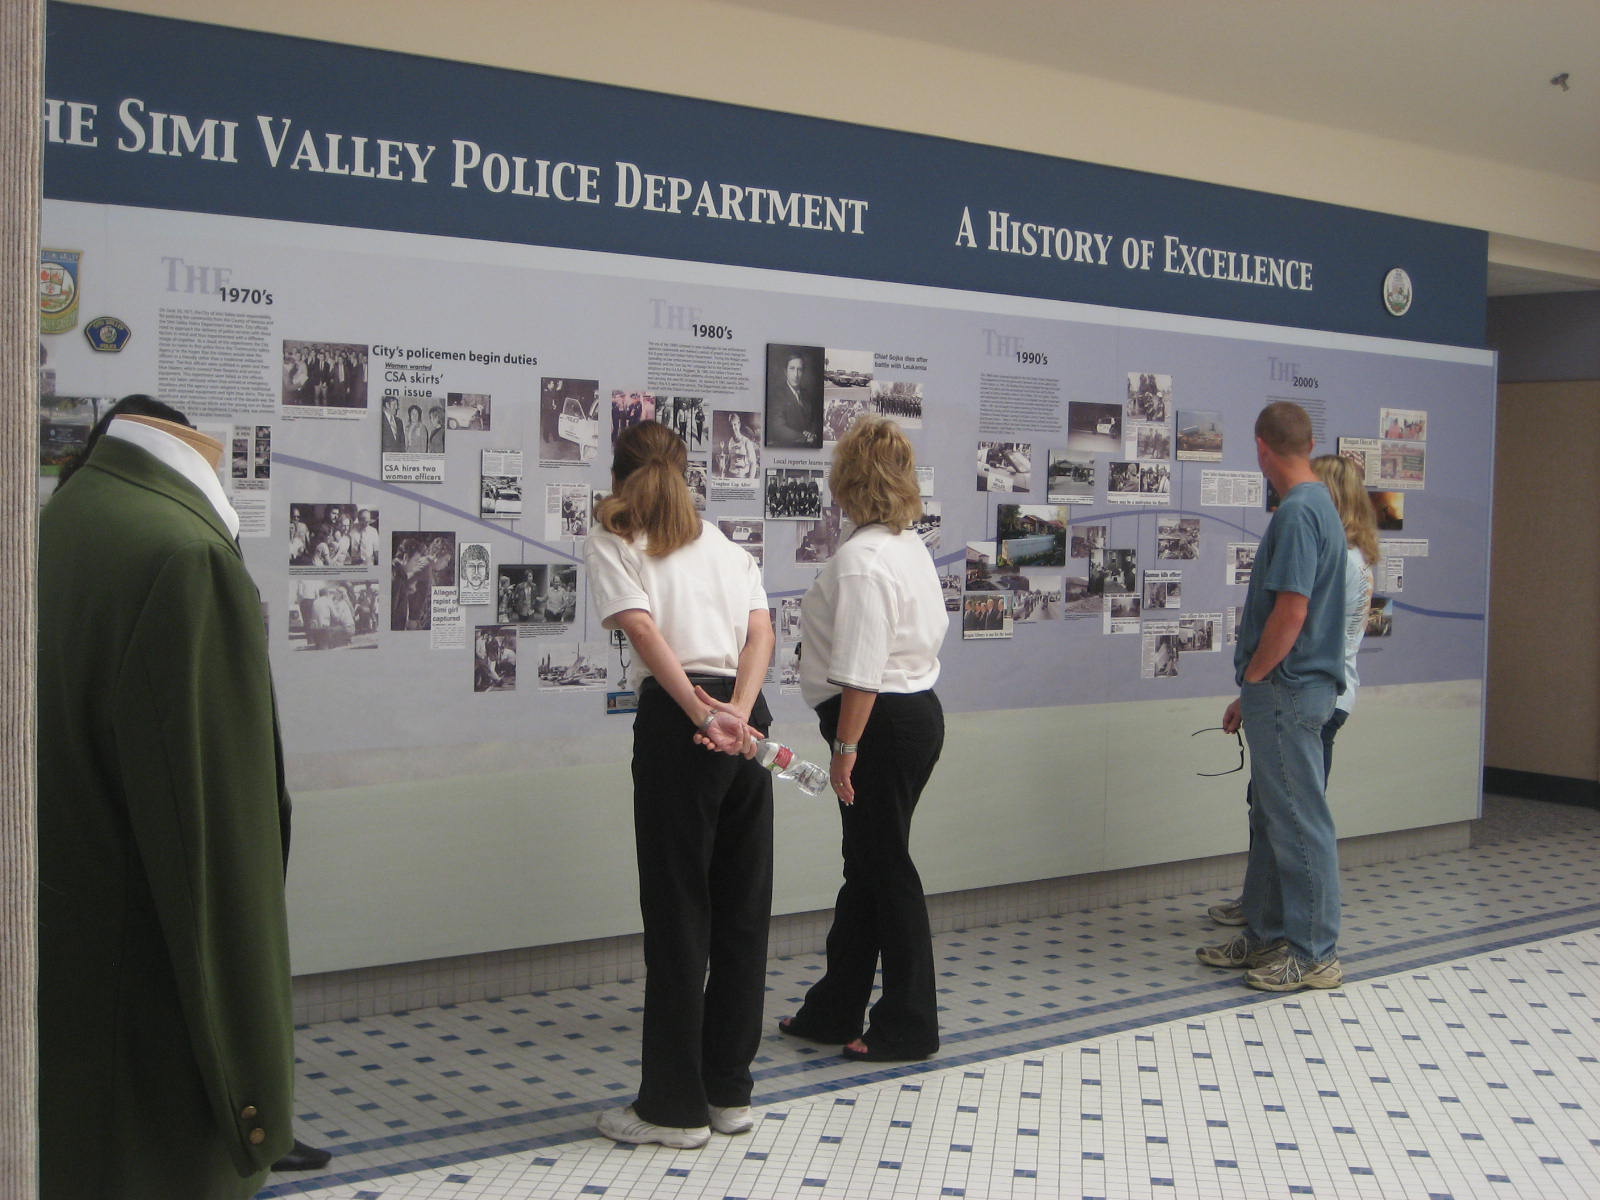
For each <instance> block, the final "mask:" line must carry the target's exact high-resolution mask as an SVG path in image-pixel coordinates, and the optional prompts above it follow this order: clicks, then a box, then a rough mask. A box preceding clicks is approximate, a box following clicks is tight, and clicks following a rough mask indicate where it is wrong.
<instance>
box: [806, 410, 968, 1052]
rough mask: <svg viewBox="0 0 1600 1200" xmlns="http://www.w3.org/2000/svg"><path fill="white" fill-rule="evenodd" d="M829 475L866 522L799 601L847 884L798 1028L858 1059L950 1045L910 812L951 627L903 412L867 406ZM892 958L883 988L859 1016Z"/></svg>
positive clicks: (939, 739) (935, 718) (939, 731)
mask: <svg viewBox="0 0 1600 1200" xmlns="http://www.w3.org/2000/svg"><path fill="white" fill-rule="evenodd" d="M828 482H829V486H830V487H831V488H832V489H833V495H834V499H835V501H836V502H837V503H838V504H839V506H840V507H841V508H842V509H843V510H844V514H845V516H846V517H848V518H849V519H850V521H851V523H852V524H853V525H854V526H855V528H854V529H853V530H852V531H851V532H850V534H849V537H848V538H847V539H846V541H845V542H844V543H843V544H842V545H841V546H840V547H839V551H838V553H837V554H835V555H834V557H833V559H832V561H830V562H829V563H828V565H827V566H826V567H824V568H823V569H822V572H821V573H820V574H819V575H818V576H817V580H816V582H815V583H814V584H812V585H811V590H810V591H808V592H807V593H806V596H805V599H804V600H803V601H802V602H801V609H800V637H801V647H802V652H801V656H800V693H801V695H802V697H803V698H804V699H805V701H806V703H807V704H809V705H811V706H812V707H813V708H815V709H816V710H817V716H818V718H819V720H820V723H821V726H822V736H823V737H825V738H827V739H828V741H829V743H830V744H831V745H832V747H833V759H832V763H831V766H830V769H829V776H830V778H831V782H832V783H833V787H834V790H835V791H836V792H837V793H838V795H839V801H840V806H839V814H840V817H841V819H842V822H843V825H844V886H843V887H841V888H840V889H839V898H838V900H837V901H836V902H835V904H834V915H833V927H832V928H831V929H830V930H829V931H828V947H827V950H828V960H827V972H826V974H824V975H823V977H822V979H821V980H819V981H818V982H817V984H816V985H815V986H814V987H812V989H811V990H810V991H809V992H808V993H807V994H806V999H805V1003H804V1005H802V1006H801V1009H800V1011H799V1012H798V1013H797V1014H795V1015H794V1016H793V1017H791V1018H789V1019H788V1020H786V1021H783V1022H781V1023H780V1027H781V1028H782V1029H783V1031H784V1032H785V1033H789V1034H793V1035H795V1036H797V1037H805V1038H810V1039H813V1040H816V1041H823V1042H831V1043H833V1044H835V1045H838V1044H840V1043H844V1049H843V1051H842V1053H843V1054H844V1056H845V1057H846V1058H855V1059H860V1060H863V1061H869V1062H892V1061H897V1060H906V1059H918V1058H926V1057H928V1056H929V1055H930V1054H932V1053H934V1052H935V1051H936V1050H938V1048H939V1020H938V1012H937V1008H938V1005H937V1001H936V999H935V995H934V971H933V945H932V938H931V936H930V933H929V929H928V905H927V901H926V899H925V898H924V896H923V893H922V879H921V877H920V876H918V874H917V868H916V866H915V865H914V864H913V863H912V861H911V850H910V845H909V842H910V837H911V815H912V813H913V812H915V811H916V807H917V800H918V798H919V797H920V796H921V795H922V789H923V787H924V786H926V784H927V782H928V779H929V777H930V776H931V775H932V774H933V767H934V764H935V763H936V762H938V761H939V751H940V749H941V748H942V747H943V745H944V711H943V710H942V709H941V708H940V706H939V698H938V697H937V696H935V695H934V693H933V685H934V682H935V681H936V680H937V679H938V677H939V647H940V645H941V644H942V643H943V641H944V636H945V633H946V631H947V630H948V628H949V617H948V615H947V614H946V612H945V607H944V595H943V592H942V590H941V588H940V586H939V576H938V572H937V571H936V570H935V568H934V565H933V559H932V558H931V557H930V556H929V554H928V550H927V547H926V546H924V545H923V544H922V539H921V537H919V536H918V534H917V533H916V531H915V530H913V529H911V528H910V525H911V524H912V522H913V521H915V520H917V519H918V518H919V517H921V515H922V499H921V495H920V492H919V489H918V487H917V473H916V455H915V453H914V452H913V450H912V448H911V443H910V442H908V441H907V440H906V437H905V434H903V433H901V432H900V429H899V427H898V426H897V425H895V424H894V423H893V422H892V421H887V420H884V419H882V418H865V419H862V420H860V421H858V422H857V423H856V424H855V425H853V426H852V427H851V429H850V430H849V432H848V433H846V434H845V435H844V437H843V438H841V439H840V440H839V444H838V446H837V448H836V449H835V451H834V456H833V468H832V470H831V472H830V473H829V478H828ZM880 956H882V959H883V994H882V995H881V996H880V997H879V999H878V1002H877V1003H876V1004H874V1005H873V1006H872V1012H871V1021H870V1024H869V1026H868V1028H867V1030H866V1032H865V1034H864V1035H863V1034H862V1030H861V1025H862V1017H863V1013H864V1012H865V1010H866V1007H867V1001H868V999H869V998H870V996H871V993H872V980H873V974H874V971H875V969H876V967H877V963H878V959H879V957H880Z"/></svg>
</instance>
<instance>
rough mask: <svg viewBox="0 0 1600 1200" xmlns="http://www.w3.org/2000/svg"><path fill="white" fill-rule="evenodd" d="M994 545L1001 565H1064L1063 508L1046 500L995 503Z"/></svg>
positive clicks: (1064, 520)
mask: <svg viewBox="0 0 1600 1200" xmlns="http://www.w3.org/2000/svg"><path fill="white" fill-rule="evenodd" d="M995 545H996V549H997V550H998V552H999V553H998V557H997V559H996V561H997V564H998V565H999V566H1002V567H1064V566H1066V565H1067V512H1066V509H1065V508H1064V507H1058V506H1054V505H1049V504H997V505H995Z"/></svg>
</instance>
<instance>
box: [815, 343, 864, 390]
mask: <svg viewBox="0 0 1600 1200" xmlns="http://www.w3.org/2000/svg"><path fill="white" fill-rule="evenodd" d="M872 360H873V353H872V351H871V350H834V349H832V348H830V349H828V350H825V351H824V352H823V359H822V381H823V385H824V391H826V390H828V389H830V388H831V389H837V390H838V391H842V392H844V391H850V390H851V389H862V388H870V387H871V386H872Z"/></svg>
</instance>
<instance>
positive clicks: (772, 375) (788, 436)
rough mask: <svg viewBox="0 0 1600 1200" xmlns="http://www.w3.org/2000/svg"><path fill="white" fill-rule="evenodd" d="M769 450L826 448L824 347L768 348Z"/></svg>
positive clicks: (784, 346)
mask: <svg viewBox="0 0 1600 1200" xmlns="http://www.w3.org/2000/svg"><path fill="white" fill-rule="evenodd" d="M766 425H767V431H766V432H767V441H766V444H767V445H769V446H779V447H783V448H787V449H796V450H815V449H819V448H820V447H821V446H822V347H820V346H789V345H779V344H776V343H770V342H769V343H768V344H767V421H766Z"/></svg>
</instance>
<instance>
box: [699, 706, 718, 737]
mask: <svg viewBox="0 0 1600 1200" xmlns="http://www.w3.org/2000/svg"><path fill="white" fill-rule="evenodd" d="M716 719H717V710H716V709H714V708H713V709H711V710H710V711H709V712H707V713H706V719H705V720H704V721H701V722H700V728H699V732H700V733H704V732H705V731H706V730H708V729H710V728H711V722H713V721H715V720H716Z"/></svg>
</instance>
